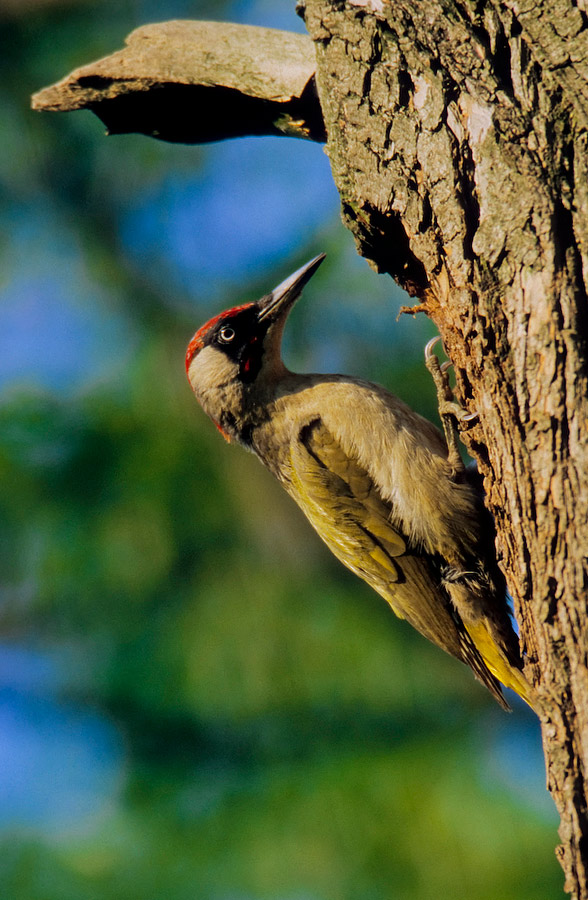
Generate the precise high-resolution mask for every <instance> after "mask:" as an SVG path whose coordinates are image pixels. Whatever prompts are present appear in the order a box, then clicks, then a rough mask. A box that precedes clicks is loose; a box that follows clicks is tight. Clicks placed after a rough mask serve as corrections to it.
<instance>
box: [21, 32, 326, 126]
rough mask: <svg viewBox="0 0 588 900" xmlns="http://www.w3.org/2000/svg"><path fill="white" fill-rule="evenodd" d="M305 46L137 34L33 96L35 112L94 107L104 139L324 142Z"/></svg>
mask: <svg viewBox="0 0 588 900" xmlns="http://www.w3.org/2000/svg"><path fill="white" fill-rule="evenodd" d="M315 65H316V63H315V54H314V48H313V45H312V41H311V40H310V39H309V38H308V37H307V36H306V35H302V34H293V33H291V32H287V31H277V30H275V29H271V28H258V27H255V26H251V25H232V24H230V23H226V22H189V21H177V22H163V23H160V24H157V25H146V26H144V27H143V28H137V29H136V31H133V32H132V33H131V34H130V35H129V37H128V38H127V46H126V47H125V48H124V50H119V51H118V52H117V53H113V54H112V55H111V56H107V57H105V58H104V59H101V60H98V61H97V62H94V63H90V64H89V65H86V66H82V67H81V68H79V69H76V70H75V71H74V72H72V73H71V74H70V75H68V76H67V77H66V78H64V79H63V80H62V81H59V82H58V83H57V84H54V85H51V87H47V88H45V89H44V90H42V91H39V93H37V94H35V95H34V96H33V100H32V105H33V109H37V110H51V111H61V112H67V111H70V110H76V109H91V110H92V112H94V113H95V114H96V115H97V116H98V117H99V118H100V119H101V120H102V121H103V122H104V124H105V125H106V127H107V129H108V132H109V133H110V134H122V133H128V132H139V133H141V134H147V135H150V136H151V137H157V138H160V139H161V140H166V141H176V142H177V141H179V142H181V143H188V144H192V143H202V142H206V141H218V140H222V139H223V138H230V137H240V136H243V135H253V134H274V135H288V136H292V137H301V138H307V139H310V140H314V141H324V140H325V132H324V125H323V119H322V114H321V109H320V105H319V102H318V98H317V94H316V88H315V82H314V71H315Z"/></svg>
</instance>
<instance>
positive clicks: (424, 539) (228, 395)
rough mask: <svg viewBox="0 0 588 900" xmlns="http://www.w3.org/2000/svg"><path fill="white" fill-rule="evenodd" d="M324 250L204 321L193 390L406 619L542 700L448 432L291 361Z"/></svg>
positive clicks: (372, 387)
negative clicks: (285, 340)
mask: <svg viewBox="0 0 588 900" xmlns="http://www.w3.org/2000/svg"><path fill="white" fill-rule="evenodd" d="M323 259H324V254H321V255H320V256H317V257H315V259H313V260H311V261H310V262H309V263H307V264H306V265H305V266H302V268H301V269H298V271H296V272H294V274H293V275H291V276H290V277H289V278H287V279H286V280H285V281H284V282H282V284H280V285H279V286H278V287H277V288H275V290H273V291H272V292H271V293H270V294H267V295H266V296H265V297H262V298H261V300H259V301H257V302H255V303H245V304H243V305H242V306H237V307H235V308H233V309H230V310H227V311H226V312H223V313H220V315H218V316H216V317H215V318H213V319H211V320H210V321H209V322H207V323H206V325H203V326H202V328H200V329H199V330H198V331H197V332H196V334H195V335H194V337H193V338H192V340H191V341H190V344H189V346H188V350H187V353H186V371H187V373H188V378H189V380H190V383H191V385H192V389H193V391H194V393H195V395H196V397H197V399H198V401H199V402H200V404H201V406H202V408H203V409H204V411H205V412H206V413H207V415H208V416H210V418H211V419H212V420H213V422H214V423H215V425H216V426H217V428H218V429H219V431H220V432H221V434H222V435H223V436H224V437H225V438H226V440H228V441H233V440H235V441H238V442H239V443H240V444H242V445H243V446H245V447H246V448H248V449H249V450H252V451H253V452H254V453H255V454H256V455H257V456H258V457H259V459H260V460H261V462H262V463H263V464H264V465H265V466H267V468H268V469H269V470H270V472H272V473H273V474H274V475H275V477H276V478H277V479H278V481H279V482H280V483H281V484H282V485H283V487H284V488H285V490H286V491H287V492H288V493H289V494H290V496H291V497H292V498H293V499H294V500H295V501H296V503H297V504H298V505H299V506H300V507H301V509H302V510H303V512H304V513H305V515H306V516H307V518H308V520H309V521H310V523H311V525H313V527H314V528H315V529H316V531H317V532H318V533H319V535H320V537H321V538H322V539H323V541H324V542H325V543H326V544H327V546H328V547H329V548H330V549H331V551H332V552H333V553H334V554H335V556H336V557H338V559H340V560H341V562H342V563H343V564H344V565H346V566H347V567H348V568H349V569H351V571H352V572H355V574H356V575H359V577H360V578H363V579H364V580H365V581H367V583H368V584H370V585H371V586H372V587H373V588H374V590H376V591H377V592H378V593H379V594H381V595H382V596H383V597H384V598H385V599H386V600H387V601H388V603H389V604H390V606H391V607H392V609H393V611H394V612H395V613H396V615H397V616H399V617H400V618H401V619H406V620H407V621H408V622H410V624H411V625H412V626H413V627H414V628H416V629H417V631H420V633H421V634H422V635H424V636H425V637H426V638H428V639H429V640H430V641H432V642H433V643H434V644H437V645H438V646H439V647H441V648H442V649H443V650H445V651H447V653H450V654H452V655H453V656H455V657H457V659H459V660H461V661H462V662H464V663H466V665H468V666H470V668H471V669H472V670H473V672H474V674H475V675H476V676H477V678H479V680H480V681H481V682H482V683H483V684H485V685H486V687H487V688H488V690H489V691H490V693H491V694H492V695H493V696H494V697H495V698H496V700H497V701H498V702H499V703H500V704H501V706H503V707H504V708H506V709H508V708H509V707H508V704H507V703H506V701H505V699H504V697H503V694H502V691H501V687H500V682H502V683H503V684H504V685H506V686H507V687H510V688H512V689H513V690H514V691H516V692H517V693H518V694H519V695H520V696H521V697H522V698H523V699H524V700H526V701H527V703H529V704H530V705H532V702H533V701H532V698H531V687H530V685H529V684H528V682H527V681H526V679H525V677H524V676H523V674H522V672H521V658H520V655H519V647H518V640H517V637H516V635H515V632H514V631H513V627H512V624H511V620H510V618H509V614H508V610H507V603H506V591H505V584H504V579H503V577H502V575H501V573H500V570H499V568H498V565H497V562H496V557H495V552H494V541H493V534H494V532H493V524H492V521H491V518H490V516H489V514H488V513H487V512H486V510H485V509H484V506H483V503H482V501H481V498H480V495H479V493H478V491H477V490H476V488H475V487H474V486H473V484H472V483H470V480H469V478H468V476H467V475H466V474H465V472H464V471H462V472H456V471H455V469H454V467H453V466H452V465H451V464H450V462H449V460H448V450H447V445H446V443H445V440H444V439H443V437H442V436H441V434H440V432H439V431H438V430H437V429H436V428H435V427H434V426H433V425H432V424H431V423H430V422H428V421H427V420H426V419H423V418H422V417H421V416H419V415H417V413H415V412H413V411H412V410H411V409H410V408H409V407H407V406H406V405H405V404H404V403H403V402H402V401H401V400H399V399H398V398H397V397H395V396H393V395H392V394H390V393H388V391H386V390H384V388H382V387H380V386H378V385H376V384H371V383H370V382H368V381H362V380H361V379H359V378H351V377H347V376H344V375H297V374H295V373H294V372H290V371H289V370H288V369H287V368H286V366H285V365H284V363H283V361H282V357H281V341H282V333H283V330H284V325H285V322H286V319H287V317H288V313H289V312H290V310H291V309H292V307H293V305H294V303H295V301H296V300H297V298H298V297H299V296H300V293H301V291H302V289H303V287H304V285H305V284H306V283H307V282H308V280H309V279H310V278H311V277H312V275H313V274H314V273H315V272H316V270H317V269H318V267H319V265H320V264H321V263H322V261H323Z"/></svg>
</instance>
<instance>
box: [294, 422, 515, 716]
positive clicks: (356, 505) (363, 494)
mask: <svg viewBox="0 0 588 900" xmlns="http://www.w3.org/2000/svg"><path fill="white" fill-rule="evenodd" d="M290 467H291V468H290V478H291V484H290V485H287V489H288V490H289V493H290V494H291V495H292V497H293V498H294V499H295V500H296V502H297V503H298V505H299V506H300V507H301V508H302V510H303V512H304V513H305V515H306V516H307V518H308V519H309V521H310V523H311V524H312V525H313V527H314V528H315V529H316V531H317V532H318V533H319V535H320V536H321V538H322V539H323V540H324V541H325V543H326V544H327V546H328V547H329V548H330V550H331V551H332V552H333V553H334V554H335V556H336V557H337V558H338V559H340V560H341V562H342V563H344V565H346V566H347V567H348V568H349V569H351V571H353V572H354V573H355V574H356V575H359V577H360V578H363V579H364V580H365V581H367V582H368V584H370V585H371V587H373V588H374V589H375V590H376V591H377V592H378V593H379V594H381V595H382V596H383V597H384V598H385V599H386V600H387V601H388V603H389V604H390V606H391V607H392V609H393V611H394V612H395V613H396V615H397V616H398V617H399V618H402V619H406V620H407V621H408V622H410V624H411V625H412V626H413V627H414V628H416V629H417V631H419V632H420V633H421V634H422V635H423V636H424V637H426V638H428V639H429V640H430V641H432V642H433V643H435V644H437V645H438V646H439V647H441V648H442V649H443V650H445V651H446V652H448V653H451V654H452V655H453V656H455V657H457V658H458V659H460V660H462V662H465V663H466V664H467V665H469V666H470V667H471V668H472V669H473V671H474V673H475V674H476V675H477V676H478V678H479V679H480V680H481V681H482V682H483V683H484V684H485V685H486V686H487V687H488V689H489V690H490V691H491V693H492V694H493V695H494V696H495V697H496V699H497V700H498V701H499V702H500V703H501V704H502V705H503V706H506V707H507V708H508V706H507V704H506V702H505V701H504V698H503V696H502V693H501V690H500V685H499V683H498V681H497V680H496V678H495V677H494V676H493V675H492V674H491V672H490V671H489V670H488V668H487V666H486V664H485V663H484V661H483V659H482V657H481V656H480V654H479V652H478V650H477V649H476V646H475V644H474V642H473V640H472V638H471V636H470V635H469V634H468V632H467V630H466V629H465V628H464V626H463V623H462V622H461V620H460V619H459V616H458V615H457V613H456V612H455V610H454V608H453V606H452V604H451V601H450V600H449V597H448V596H447V594H446V592H445V591H444V590H443V588H442V587H441V584H440V577H439V574H438V573H437V572H435V570H434V569H433V566H432V563H431V562H430V560H429V559H428V558H427V556H426V554H424V553H420V552H419V550H418V548H414V547H412V548H411V547H410V546H409V545H408V543H407V540H406V538H405V537H404V535H403V534H402V533H401V532H400V530H399V529H398V528H397V527H395V525H394V520H393V514H392V510H391V508H390V505H389V504H387V503H385V502H384V501H383V500H382V498H381V496H380V494H379V492H378V490H377V486H376V485H375V484H374V483H373V481H372V479H371V477H370V475H369V474H368V473H367V472H366V471H365V469H363V468H362V467H361V466H360V465H359V463H358V462H357V460H355V459H353V458H352V457H351V456H349V455H348V454H347V453H345V451H344V450H343V449H342V447H341V445H340V444H339V443H338V441H337V440H336V438H335V437H334V435H333V434H332V433H331V432H330V431H329V429H328V428H326V426H325V425H324V423H323V422H322V421H321V420H320V419H316V420H314V421H313V422H311V423H310V424H309V425H307V426H306V427H305V428H304V429H303V430H302V432H301V433H300V435H299V439H298V440H297V441H296V442H295V443H293V444H292V446H291V450H290Z"/></svg>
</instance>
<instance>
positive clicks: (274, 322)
mask: <svg viewBox="0 0 588 900" xmlns="http://www.w3.org/2000/svg"><path fill="white" fill-rule="evenodd" d="M324 258H325V254H324V253H321V254H319V256H315V258H314V259H311V260H310V262H307V263H306V265H304V266H302V267H301V268H300V269H297V271H296V272H294V273H293V274H292V275H290V276H289V277H288V278H286V279H285V281H282V283H281V284H279V285H278V286H277V287H276V288H274V290H273V291H271V293H269V294H266V295H265V296H264V297H262V298H261V300H258V301H256V302H254V303H244V304H243V305H242V306H236V307H234V308H233V309H228V310H226V311H225V312H222V313H220V314H219V315H217V316H215V317H214V318H213V319H210V321H209V322H207V323H206V324H205V325H203V326H202V327H201V328H199V329H198V331H197V332H196V334H195V335H194V337H193V338H192V340H191V341H190V343H189V344H188V349H187V351H186V372H187V374H188V378H189V380H190V384H191V385H192V390H193V391H194V393H195V395H196V398H197V399H198V401H199V402H200V404H201V406H202V407H203V409H204V411H205V412H206V413H207V414H208V415H209V416H210V417H211V418H212V420H213V421H214V422H215V424H216V425H217V427H218V428H219V430H220V431H221V432H222V434H223V435H224V436H225V437H226V438H227V439H230V438H231V437H233V436H237V435H238V433H239V425H240V420H241V419H242V418H243V415H244V413H246V412H247V411H248V407H249V406H250V405H252V404H253V403H254V402H255V401H256V400H258V401H261V402H262V401H263V398H264V397H268V396H269V395H270V393H271V390H272V389H273V388H274V387H275V385H276V383H277V382H278V381H279V380H280V378H281V377H283V376H284V375H285V374H286V373H287V369H286V367H285V366H284V363H283V362H282V354H281V344H282V333H283V330H284V325H285V323H286V319H287V318H288V313H289V312H290V310H291V309H292V307H293V306H294V303H295V302H296V300H297V299H298V297H299V296H300V294H301V292H302V289H303V287H304V286H305V284H306V283H307V282H308V281H309V280H310V278H312V276H313V275H314V273H315V272H316V270H317V269H318V267H319V266H320V264H321V263H322V261H323V259H324Z"/></svg>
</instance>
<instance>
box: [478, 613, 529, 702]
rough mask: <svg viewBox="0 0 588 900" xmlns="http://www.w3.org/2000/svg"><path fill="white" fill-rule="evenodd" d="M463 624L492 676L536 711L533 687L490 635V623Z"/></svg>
mask: <svg viewBox="0 0 588 900" xmlns="http://www.w3.org/2000/svg"><path fill="white" fill-rule="evenodd" d="M464 624H465V627H466V629H467V632H468V634H469V635H470V637H471V639H472V641H473V642H474V644H475V646H476V648H477V650H478V651H479V653H480V656H481V657H482V659H483V660H484V662H485V663H486V665H487V667H488V668H489V670H490V671H491V672H492V674H493V675H494V677H495V678H497V679H498V680H499V681H500V682H501V683H502V684H503V685H504V686H505V687H507V688H511V690H513V691H514V692H515V694H518V695H519V697H520V698H521V699H522V700H524V701H525V703H527V704H528V706H530V707H531V709H532V710H533V711H534V712H537V711H538V702H537V698H536V697H535V696H534V693H535V692H534V690H533V687H532V686H531V685H530V684H529V682H528V681H527V679H526V678H525V676H524V675H523V673H522V671H521V670H520V669H519V668H518V667H516V666H515V665H513V664H512V663H511V662H510V661H509V659H508V657H507V655H506V653H505V652H504V650H502V649H501V647H500V646H499V644H498V643H497V641H496V639H495V638H494V636H493V635H492V631H493V629H492V627H491V625H490V627H489V623H488V622H487V620H485V619H481V620H479V621H478V622H475V623H474V622H466V623H464Z"/></svg>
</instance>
